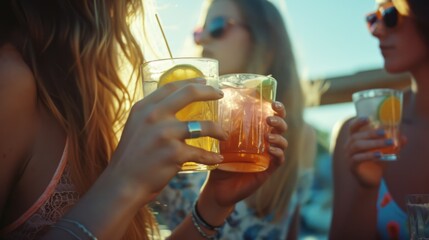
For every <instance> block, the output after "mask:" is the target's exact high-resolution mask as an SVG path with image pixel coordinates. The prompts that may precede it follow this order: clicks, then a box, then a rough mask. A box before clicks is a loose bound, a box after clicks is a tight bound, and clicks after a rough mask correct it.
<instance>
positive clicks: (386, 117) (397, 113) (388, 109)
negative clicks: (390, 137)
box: [378, 96, 402, 125]
mask: <svg viewBox="0 0 429 240" xmlns="http://www.w3.org/2000/svg"><path fill="white" fill-rule="evenodd" d="M401 114H402V112H401V100H400V99H399V98H398V97H396V96H389V97H387V98H386V99H384V100H383V102H381V104H380V107H379V108H378V119H379V120H380V122H381V123H382V124H386V125H392V124H398V123H399V122H400V121H401Z"/></svg>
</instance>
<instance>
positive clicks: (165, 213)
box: [152, 172, 312, 240]
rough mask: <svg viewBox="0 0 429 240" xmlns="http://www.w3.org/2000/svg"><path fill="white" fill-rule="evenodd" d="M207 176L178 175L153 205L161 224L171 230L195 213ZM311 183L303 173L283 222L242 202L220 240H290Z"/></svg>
mask: <svg viewBox="0 0 429 240" xmlns="http://www.w3.org/2000/svg"><path fill="white" fill-rule="evenodd" d="M308 173H310V172H308ZM206 177H207V173H188V174H178V175H177V176H176V177H174V178H173V179H172V180H171V181H170V183H169V184H168V186H167V187H166V188H165V189H164V190H163V191H162V192H161V193H160V195H159V196H158V199H157V200H158V201H157V203H156V204H155V205H153V206H152V207H153V210H154V212H155V213H156V216H157V218H158V221H159V222H160V223H161V224H164V225H166V226H167V227H168V228H169V229H174V228H175V227H176V226H177V225H179V224H180V223H181V222H182V221H183V219H184V218H185V217H186V216H187V214H189V212H191V210H192V207H193V204H194V202H195V201H196V199H197V198H198V194H199V192H200V188H201V186H202V185H203V184H204V181H205V180H206ZM311 181H312V174H300V177H299V181H298V187H297V191H295V193H294V194H293V195H292V198H291V200H290V204H289V206H288V208H287V209H286V210H285V212H284V213H283V217H282V218H281V219H280V221H276V222H274V221H273V218H274V214H270V215H268V216H265V217H264V218H259V217H258V216H257V215H256V214H255V212H254V211H253V210H252V209H251V208H249V207H248V206H247V203H246V202H245V201H240V202H238V203H237V204H236V205H235V209H234V211H233V212H232V214H231V215H230V216H229V217H228V219H227V221H226V223H225V225H224V226H223V227H222V230H221V232H220V234H219V236H218V239H222V240H227V239H228V240H229V239H231V240H235V239H245V240H246V239H261V240H277V239H286V236H287V234H288V229H289V225H290V222H291V220H292V216H293V214H294V212H295V209H296V207H297V206H298V202H301V200H302V197H304V196H306V195H307V190H308V189H309V185H310V183H311Z"/></svg>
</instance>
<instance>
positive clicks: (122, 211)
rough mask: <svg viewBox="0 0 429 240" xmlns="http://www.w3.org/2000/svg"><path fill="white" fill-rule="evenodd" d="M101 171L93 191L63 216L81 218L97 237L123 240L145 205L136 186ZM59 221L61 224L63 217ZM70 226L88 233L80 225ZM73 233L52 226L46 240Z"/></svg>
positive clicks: (80, 221) (77, 219) (73, 218)
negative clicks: (134, 187) (134, 218)
mask: <svg viewBox="0 0 429 240" xmlns="http://www.w3.org/2000/svg"><path fill="white" fill-rule="evenodd" d="M107 175H108V174H106V173H104V174H102V175H101V176H100V177H99V179H98V180H97V181H96V182H95V184H94V185H93V186H92V187H91V188H90V190H89V191H88V192H87V193H86V194H85V195H84V196H83V197H82V198H81V199H80V200H79V202H78V203H77V204H76V205H75V206H74V207H73V208H72V209H71V210H70V211H69V212H68V213H67V214H66V215H65V216H64V219H71V220H74V221H78V222H79V223H80V224H82V225H83V226H85V227H86V228H87V229H88V230H89V231H90V232H91V233H92V234H94V235H95V236H96V237H97V238H98V239H120V238H121V237H122V236H123V234H124V233H125V231H126V229H127V227H128V226H129V224H130V222H131V220H132V219H133V217H134V216H135V214H136V213H137V212H138V210H139V209H140V208H141V207H143V205H144V203H142V202H141V200H140V199H142V198H141V197H140V196H137V192H139V191H136V189H133V188H132V187H131V186H130V185H129V184H127V183H125V182H123V181H122V182H121V180H119V179H120V178H115V177H112V176H107ZM59 224H62V222H61V220H60V222H59ZM71 229H72V230H73V231H74V232H77V234H79V235H80V236H85V234H83V233H82V232H81V231H79V229H78V228H75V226H72V227H71ZM69 235H70V234H69V233H67V232H66V231H62V230H61V229H58V228H52V230H51V231H50V232H48V233H47V234H46V236H45V237H44V239H63V237H64V236H69Z"/></svg>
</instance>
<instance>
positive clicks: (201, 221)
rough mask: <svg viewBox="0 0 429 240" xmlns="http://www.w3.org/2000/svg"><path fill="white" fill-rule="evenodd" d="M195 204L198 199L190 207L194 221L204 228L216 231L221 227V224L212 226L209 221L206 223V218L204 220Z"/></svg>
mask: <svg viewBox="0 0 429 240" xmlns="http://www.w3.org/2000/svg"><path fill="white" fill-rule="evenodd" d="M197 204H198V201H195V204H194V207H193V208H192V216H193V217H195V219H196V221H197V222H198V223H199V224H200V225H202V226H203V227H204V228H207V229H209V230H212V231H216V232H218V231H219V230H220V229H221V228H222V226H223V224H222V225H220V226H213V225H211V224H210V223H208V222H207V221H206V220H204V218H203V217H201V214H200V212H199V211H198V207H197Z"/></svg>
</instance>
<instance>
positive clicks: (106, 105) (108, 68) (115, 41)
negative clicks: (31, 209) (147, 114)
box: [1, 0, 157, 239]
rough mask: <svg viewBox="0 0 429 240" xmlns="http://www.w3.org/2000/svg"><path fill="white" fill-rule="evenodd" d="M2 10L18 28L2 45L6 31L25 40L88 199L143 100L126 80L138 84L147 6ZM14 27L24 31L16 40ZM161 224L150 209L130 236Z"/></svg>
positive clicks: (65, 3)
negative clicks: (123, 73) (139, 28)
mask: <svg viewBox="0 0 429 240" xmlns="http://www.w3.org/2000/svg"><path fill="white" fill-rule="evenodd" d="M6 2H7V3H6ZM1 5H2V6H1V7H3V10H2V12H4V13H8V15H7V16H6V18H8V24H7V25H5V26H10V27H9V28H7V29H6V28H4V29H6V31H1V32H2V34H3V35H2V39H3V40H4V39H5V34H4V33H5V32H9V33H10V34H9V36H18V37H17V39H19V41H14V42H15V43H17V44H16V45H17V48H18V49H19V50H20V51H21V54H22V55H23V57H24V59H25V61H26V62H27V64H28V65H29V66H30V68H31V69H32V71H33V74H34V76H35V79H36V84H37V93H38V98H39V101H40V102H41V103H42V104H43V105H44V106H45V107H46V108H47V109H49V111H50V112H51V114H52V115H53V116H54V117H55V118H56V119H57V120H58V122H59V123H60V124H61V125H62V127H63V128H64V130H65V132H66V133H67V136H68V140H69V151H68V159H69V165H70V168H71V171H72V178H73V181H74V183H75V185H76V187H77V189H78V191H79V192H80V194H83V193H85V192H86V191H87V190H88V189H89V188H90V186H91V185H92V184H93V183H94V181H95V180H96V179H97V178H98V176H99V175H100V174H101V172H102V171H103V170H104V169H105V168H106V166H107V165H108V161H109V159H110V158H111V156H112V153H113V151H114V149H115V148H116V146H117V144H118V137H117V136H118V135H119V133H120V131H121V130H122V127H121V126H122V124H123V123H124V121H125V119H126V117H127V115H128V111H127V110H128V107H129V106H130V105H131V104H132V103H133V102H134V100H135V94H134V93H132V92H130V91H129V90H128V89H130V88H128V86H127V85H128V84H125V82H128V83H131V84H134V83H137V82H138V81H137V80H138V79H139V78H140V76H139V71H138V66H139V65H140V64H141V63H143V61H144V58H143V54H142V52H141V50H140V47H139V45H138V44H137V41H136V39H135V38H134V37H133V35H132V33H131V30H130V24H131V22H132V21H133V19H134V18H135V17H137V16H138V15H139V14H143V2H142V0H123V1H122V0H44V1H41V0H7V1H3V3H2V4H1ZM12 13H13V14H12ZM3 17H5V16H3ZM2 27H3V25H2ZM2 29H3V28H2ZM4 29H3V30H4ZM14 29H19V30H18V31H17V32H14V33H13V34H11V31H14ZM15 38H16V37H15ZM124 61H125V62H127V64H130V65H131V66H133V68H132V71H131V74H130V75H129V79H125V80H126V81H123V79H121V77H120V74H119V73H120V70H121V63H123V62H124ZM154 224H155V222H154V220H153V217H152V215H151V213H150V211H149V210H148V209H142V210H141V212H140V213H139V214H137V215H136V217H135V219H134V220H133V221H132V223H131V224H130V226H129V229H128V231H127V233H126V234H125V236H124V237H123V238H124V239H148V238H149V235H151V234H156V232H157V231H156V230H155V227H154V226H155V225H154Z"/></svg>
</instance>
